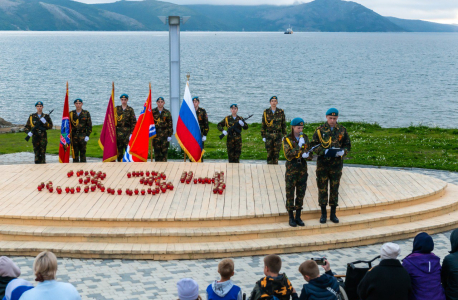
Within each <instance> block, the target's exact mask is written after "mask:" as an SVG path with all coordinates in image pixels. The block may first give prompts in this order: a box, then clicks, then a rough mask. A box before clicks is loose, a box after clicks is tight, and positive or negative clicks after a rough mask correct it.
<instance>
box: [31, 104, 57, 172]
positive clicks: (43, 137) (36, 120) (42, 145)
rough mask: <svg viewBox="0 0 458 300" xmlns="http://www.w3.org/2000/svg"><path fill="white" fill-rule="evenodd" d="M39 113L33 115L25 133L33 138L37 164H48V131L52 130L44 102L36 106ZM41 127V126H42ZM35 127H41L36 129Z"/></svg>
mask: <svg viewBox="0 0 458 300" xmlns="http://www.w3.org/2000/svg"><path fill="white" fill-rule="evenodd" d="M35 107H36V109H37V112H36V113H34V114H31V115H30V116H29V118H28V119H27V124H26V125H25V131H28V133H27V135H28V136H29V137H31V138H32V145H33V152H34V153H35V163H36V164H45V163H46V146H47V145H48V134H47V133H46V131H47V130H49V129H52V120H51V117H50V116H49V115H47V114H44V113H43V102H41V101H38V102H37V103H36V104H35ZM40 125H41V126H40ZM35 126H39V127H37V128H35V129H34V127H35Z"/></svg>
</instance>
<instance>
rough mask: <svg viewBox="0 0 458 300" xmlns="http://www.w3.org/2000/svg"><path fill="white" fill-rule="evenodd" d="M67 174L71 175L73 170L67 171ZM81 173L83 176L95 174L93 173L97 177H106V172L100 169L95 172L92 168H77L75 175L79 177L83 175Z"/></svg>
mask: <svg viewBox="0 0 458 300" xmlns="http://www.w3.org/2000/svg"><path fill="white" fill-rule="evenodd" d="M68 174H71V175H72V176H73V171H69V172H68V173H67V175H68ZM83 175H84V176H89V175H91V176H95V175H97V177H107V174H106V173H105V172H102V171H98V172H96V171H94V170H90V171H83V170H78V171H76V176H77V177H80V176H83Z"/></svg>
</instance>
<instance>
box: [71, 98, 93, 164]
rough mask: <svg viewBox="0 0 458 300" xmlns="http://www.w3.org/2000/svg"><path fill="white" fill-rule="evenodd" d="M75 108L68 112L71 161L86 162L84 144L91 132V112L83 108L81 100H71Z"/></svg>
mask: <svg viewBox="0 0 458 300" xmlns="http://www.w3.org/2000/svg"><path fill="white" fill-rule="evenodd" d="M73 103H74V104H75V108H76V109H75V110H72V111H71V112H70V122H71V123H72V135H71V141H72V147H73V162H74V163H76V162H86V144H87V142H88V141H89V136H90V135H91V133H92V120H91V114H90V113H89V112H88V111H87V110H84V109H83V100H81V99H79V98H78V99H76V100H75V101H73Z"/></svg>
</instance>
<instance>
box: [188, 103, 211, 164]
mask: <svg viewBox="0 0 458 300" xmlns="http://www.w3.org/2000/svg"><path fill="white" fill-rule="evenodd" d="M192 103H193V104H194V108H195V109H196V115H197V121H198V122H199V127H200V133H201V134H202V146H204V143H205V141H206V140H207V134H208V130H209V128H208V116H207V111H206V110H205V109H203V108H201V107H199V104H200V99H199V97H194V98H192ZM201 161H202V162H203V161H204V159H203V158H202V159H201Z"/></svg>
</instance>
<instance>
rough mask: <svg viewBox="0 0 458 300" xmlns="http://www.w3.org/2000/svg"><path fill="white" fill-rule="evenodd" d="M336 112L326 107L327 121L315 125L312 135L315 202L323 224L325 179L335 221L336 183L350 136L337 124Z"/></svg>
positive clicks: (337, 112) (349, 148) (332, 217)
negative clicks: (318, 125)
mask: <svg viewBox="0 0 458 300" xmlns="http://www.w3.org/2000/svg"><path fill="white" fill-rule="evenodd" d="M338 117H339V111H338V110H337V109H335V108H330V109H329V110H328V111H327V112H326V119H327V122H326V123H324V124H323V125H321V126H320V127H318V128H317V129H316V130H315V133H314V134H313V139H312V146H315V145H320V146H319V147H317V148H316V149H315V153H316V154H318V160H317V163H316V182H317V186H318V203H319V204H320V206H321V218H320V223H326V218H327V213H326V206H327V204H328V182H329V186H330V195H329V206H331V215H330V220H331V221H332V222H334V223H339V219H338V218H337V216H336V209H337V205H338V201H339V185H340V178H341V177H342V169H343V157H344V156H345V155H347V153H348V151H350V150H351V143H350V136H349V135H348V133H347V130H346V129H345V127H343V126H342V125H340V124H338V123H337V119H338Z"/></svg>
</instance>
